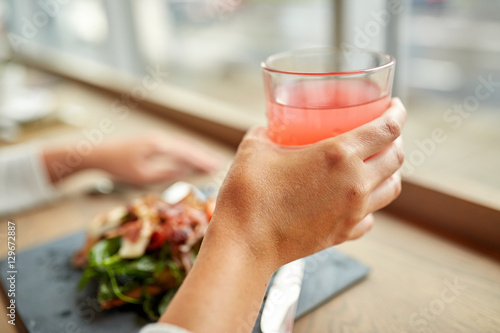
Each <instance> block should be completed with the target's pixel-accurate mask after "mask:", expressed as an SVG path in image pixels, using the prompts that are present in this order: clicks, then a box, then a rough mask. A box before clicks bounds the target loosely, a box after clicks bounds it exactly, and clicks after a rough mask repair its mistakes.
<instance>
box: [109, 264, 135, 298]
mask: <svg viewBox="0 0 500 333" xmlns="http://www.w3.org/2000/svg"><path fill="white" fill-rule="evenodd" d="M107 272H108V274H109V281H110V282H111V288H112V290H113V293H114V294H115V295H116V297H118V298H119V299H121V300H122V301H125V302H128V303H134V304H141V300H140V299H137V298H133V297H129V296H126V295H124V293H125V292H126V291H125V290H122V289H120V287H119V286H118V282H117V281H116V276H115V273H114V272H113V271H112V270H111V269H109V268H108V269H107ZM131 286H132V285H127V286H126V288H127V289H131Z"/></svg>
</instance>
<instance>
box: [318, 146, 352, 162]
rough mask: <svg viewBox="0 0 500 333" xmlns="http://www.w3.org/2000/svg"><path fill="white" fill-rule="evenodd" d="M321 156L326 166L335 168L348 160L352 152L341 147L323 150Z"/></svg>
mask: <svg viewBox="0 0 500 333" xmlns="http://www.w3.org/2000/svg"><path fill="white" fill-rule="evenodd" d="M322 156H323V159H324V161H325V163H326V165H328V166H330V167H336V166H338V165H339V164H342V163H343V162H345V161H347V160H349V159H350V158H351V156H352V152H351V151H350V150H349V149H347V148H345V147H343V146H335V147H333V148H332V147H327V149H324V150H323V152H322Z"/></svg>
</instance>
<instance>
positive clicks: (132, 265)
mask: <svg viewBox="0 0 500 333" xmlns="http://www.w3.org/2000/svg"><path fill="white" fill-rule="evenodd" d="M109 268H110V269H112V270H113V271H114V272H115V273H116V274H120V275H132V276H134V277H149V276H151V275H153V274H155V273H156V272H157V261H156V260H155V259H154V258H153V257H151V256H142V257H140V258H138V259H134V260H126V261H121V262H120V263H119V264H116V265H112V266H111V267H109Z"/></svg>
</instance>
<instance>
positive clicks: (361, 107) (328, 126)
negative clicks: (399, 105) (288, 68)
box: [267, 79, 390, 145]
mask: <svg viewBox="0 0 500 333" xmlns="http://www.w3.org/2000/svg"><path fill="white" fill-rule="evenodd" d="M275 100H276V102H268V103H267V112H268V119H269V136H270V137H271V139H272V140H273V141H274V142H276V143H278V144H282V145H305V144H310V143H314V142H317V141H320V140H323V139H326V138H330V137H333V136H336V135H339V134H341V133H344V132H347V131H349V130H352V129H354V128H356V127H358V126H360V125H363V124H365V123H367V122H369V121H371V120H373V119H375V118H377V117H378V116H380V115H381V114H382V113H383V112H384V110H386V109H387V107H388V106H389V103H390V96H389V95H381V92H380V88H379V87H378V86H377V85H376V84H374V83H373V82H371V81H369V80H366V79H332V80H307V81H301V82H294V83H293V84H289V85H284V86H281V87H278V88H277V90H276V91H275Z"/></svg>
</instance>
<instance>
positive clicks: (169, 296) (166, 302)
mask: <svg viewBox="0 0 500 333" xmlns="http://www.w3.org/2000/svg"><path fill="white" fill-rule="evenodd" d="M177 289H179V288H175V289H170V290H169V291H168V292H167V293H166V294H165V296H163V298H162V299H161V301H160V303H159V304H158V313H159V314H160V316H161V315H162V314H163V313H164V312H165V310H166V309H167V306H168V305H169V304H170V302H171V301H172V298H174V295H175V293H176V292H177Z"/></svg>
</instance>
